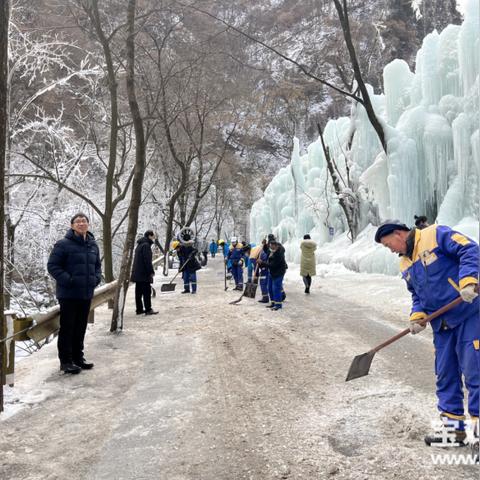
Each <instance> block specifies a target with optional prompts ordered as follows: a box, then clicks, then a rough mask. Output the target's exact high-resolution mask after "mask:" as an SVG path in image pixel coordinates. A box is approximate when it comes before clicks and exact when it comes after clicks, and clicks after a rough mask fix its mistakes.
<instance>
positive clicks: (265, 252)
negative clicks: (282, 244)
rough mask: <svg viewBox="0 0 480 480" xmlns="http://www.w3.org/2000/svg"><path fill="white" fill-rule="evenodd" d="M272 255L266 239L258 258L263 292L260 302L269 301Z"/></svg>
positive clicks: (263, 241)
mask: <svg viewBox="0 0 480 480" xmlns="http://www.w3.org/2000/svg"><path fill="white" fill-rule="evenodd" d="M269 255H270V250H269V248H268V243H267V240H266V239H263V240H262V244H261V245H260V253H259V255H258V258H257V265H258V277H259V280H260V290H261V292H262V298H261V299H260V300H259V302H260V303H269V302H270V296H269V294H268V275H269V273H268V257H269Z"/></svg>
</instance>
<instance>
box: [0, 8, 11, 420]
mask: <svg viewBox="0 0 480 480" xmlns="http://www.w3.org/2000/svg"><path fill="white" fill-rule="evenodd" d="M9 18H10V1H9V0H4V1H3V2H2V3H1V4H0V198H1V199H2V202H1V205H0V242H1V243H0V341H1V340H3V339H4V338H5V337H6V335H7V328H6V327H7V326H6V323H5V314H4V310H5V308H4V300H3V278H4V274H5V269H4V250H3V243H4V237H5V227H4V225H5V206H4V202H3V198H4V195H5V156H6V148H7V139H8V26H9ZM4 357H5V343H4V342H3V341H2V342H1V343H0V412H2V411H3V384H4V380H5V371H4Z"/></svg>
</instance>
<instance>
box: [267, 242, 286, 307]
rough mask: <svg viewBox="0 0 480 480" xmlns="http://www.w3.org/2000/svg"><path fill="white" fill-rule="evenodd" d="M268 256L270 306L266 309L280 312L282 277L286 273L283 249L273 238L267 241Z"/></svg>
mask: <svg viewBox="0 0 480 480" xmlns="http://www.w3.org/2000/svg"><path fill="white" fill-rule="evenodd" d="M269 247H270V251H271V253H270V255H269V257H268V292H269V294H270V300H271V302H272V303H271V304H270V305H269V306H268V307H267V308H271V309H272V310H280V309H281V308H282V304H283V300H284V299H285V294H284V292H283V277H284V276H285V273H286V271H287V268H288V266H287V262H286V261H285V248H283V246H282V244H280V243H278V242H277V241H276V240H275V239H274V238H273V239H271V240H270V241H269Z"/></svg>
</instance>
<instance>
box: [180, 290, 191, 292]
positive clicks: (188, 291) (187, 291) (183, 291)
mask: <svg viewBox="0 0 480 480" xmlns="http://www.w3.org/2000/svg"><path fill="white" fill-rule="evenodd" d="M180 293H190V290H184V291H183V292H180Z"/></svg>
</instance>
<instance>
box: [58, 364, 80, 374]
mask: <svg viewBox="0 0 480 480" xmlns="http://www.w3.org/2000/svg"><path fill="white" fill-rule="evenodd" d="M60 370H61V371H62V372H65V373H72V374H75V373H80V372H81V370H82V369H81V368H80V367H79V366H78V365H75V364H74V363H72V362H68V363H61V364H60Z"/></svg>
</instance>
